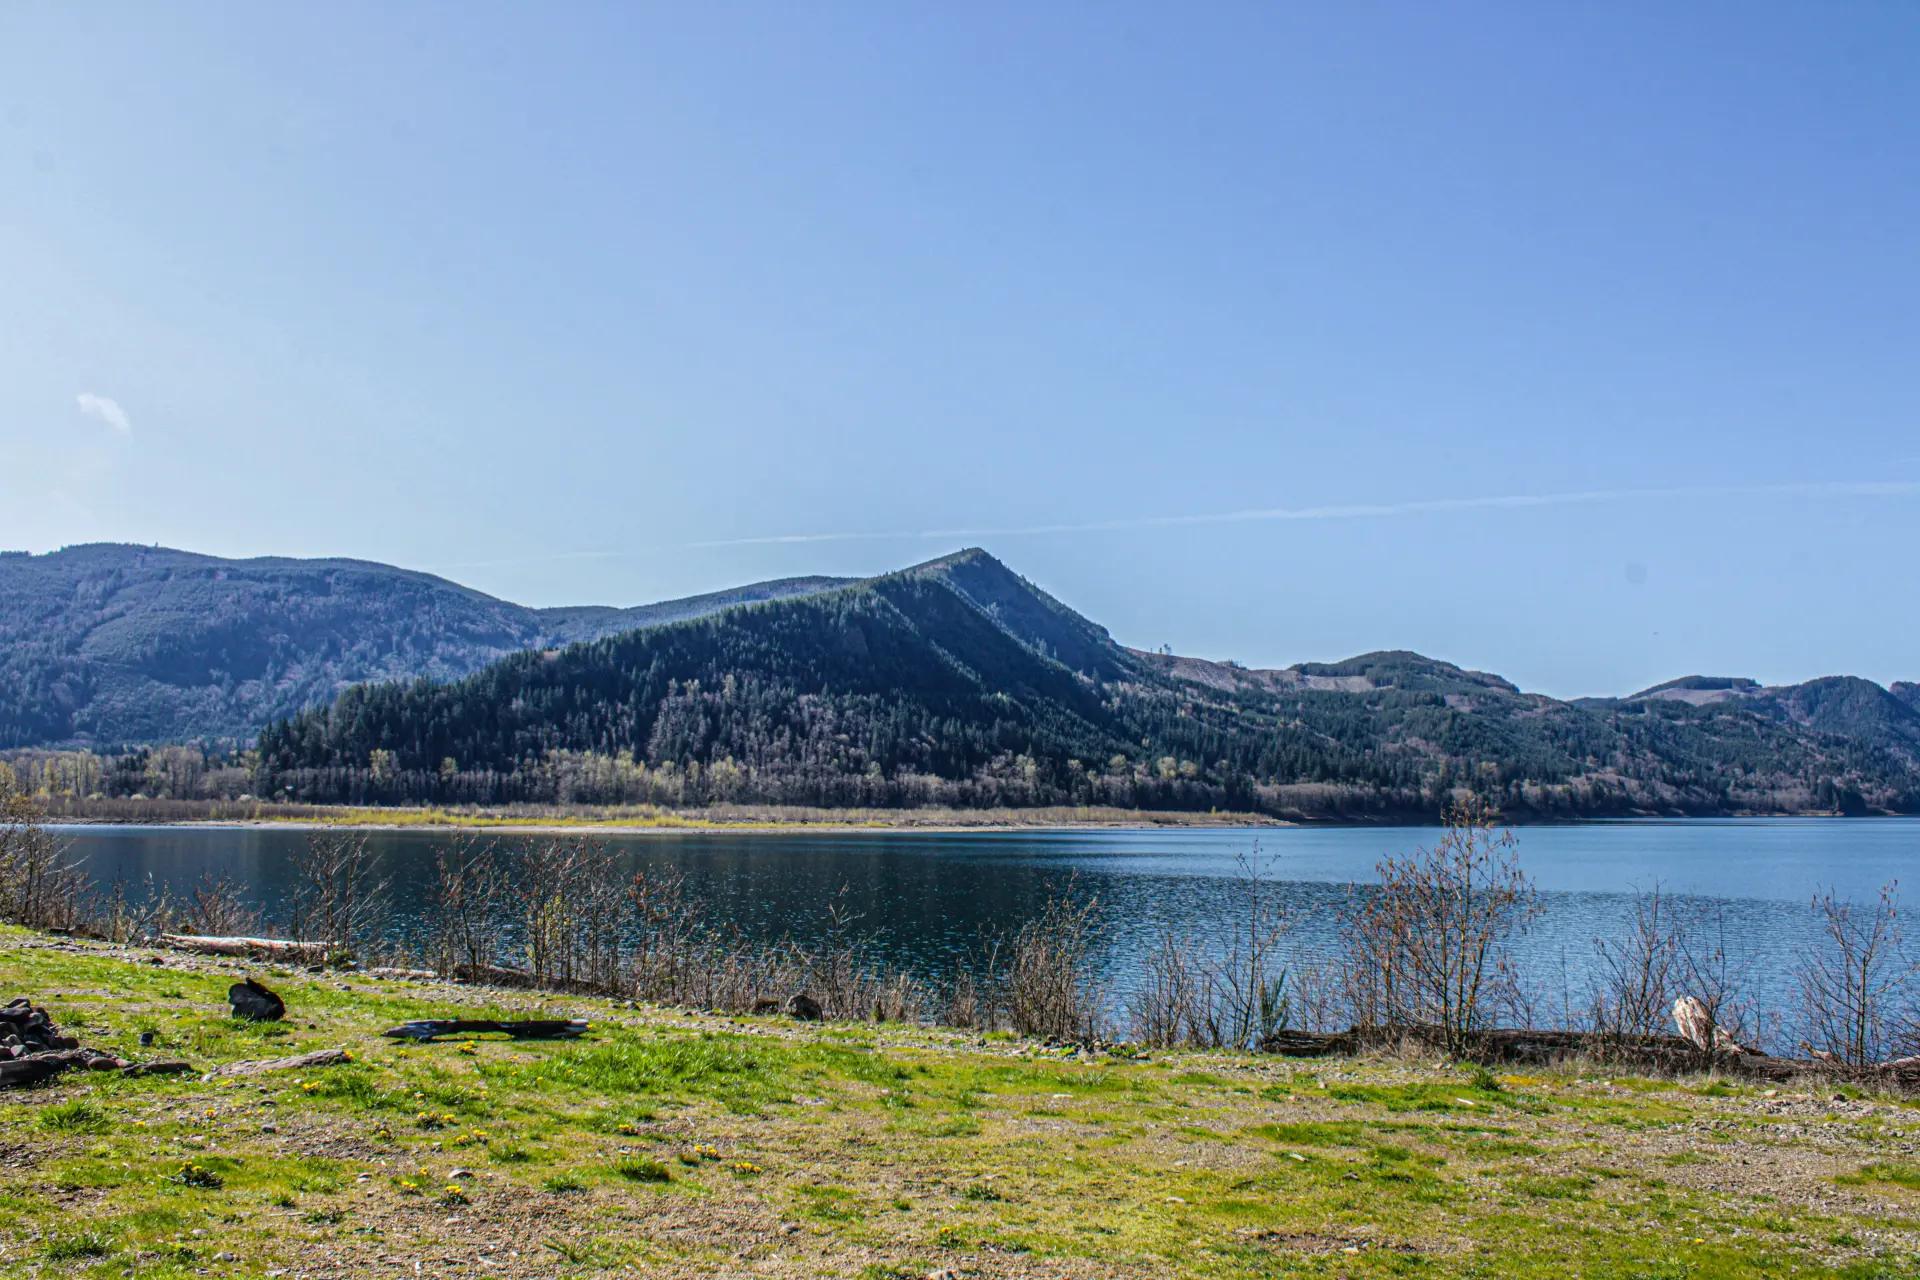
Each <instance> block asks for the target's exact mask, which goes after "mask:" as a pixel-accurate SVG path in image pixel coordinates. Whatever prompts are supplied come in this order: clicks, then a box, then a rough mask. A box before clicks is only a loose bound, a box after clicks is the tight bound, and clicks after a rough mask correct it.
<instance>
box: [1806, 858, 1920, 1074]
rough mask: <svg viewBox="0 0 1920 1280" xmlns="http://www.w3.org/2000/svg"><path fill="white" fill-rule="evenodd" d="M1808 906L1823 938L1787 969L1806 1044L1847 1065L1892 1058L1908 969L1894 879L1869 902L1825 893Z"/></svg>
mask: <svg viewBox="0 0 1920 1280" xmlns="http://www.w3.org/2000/svg"><path fill="white" fill-rule="evenodd" d="M1813 910H1814V913H1815V914H1816V915H1817V916H1818V917H1819V918H1820V924H1821V932H1822V935H1823V937H1822V944H1821V945H1820V946H1818V947H1816V948H1814V949H1812V950H1810V951H1808V952H1807V953H1805V954H1804V955H1803V956H1802V957H1801V959H1800V962H1799V964H1797V965H1796V966H1795V967H1794V977H1795V979H1796V980H1797V982H1798V985H1799V988H1800V1001H1801V1028H1800V1029H1801V1035H1802V1037H1803V1040H1804V1043H1805V1044H1806V1047H1807V1049H1808V1050H1809V1051H1810V1052H1812V1053H1815V1054H1818V1055H1825V1056H1830V1057H1832V1058H1835V1059H1838V1060H1839V1061H1841V1062H1844V1063H1846V1064H1847V1065H1848V1066H1854V1067H1863V1066H1866V1065H1868V1064H1870V1063H1874V1062H1878V1061H1880V1060H1881V1059H1883V1058H1886V1057H1889V1056H1891V1054H1892V1051H1893V1049H1894V1048H1895V1046H1896V1044H1897V1043H1898V1042H1899V1040H1900V1039H1901V1037H1902V1033H1903V1032H1904V1029H1905V1028H1904V1026H1903V1025H1902V1018H1903V1015H1904V1014H1905V1011H1906V1006H1907V1003H1908V995H1909V992H1910V989H1911V988H1912V986H1913V980H1914V975H1915V965H1914V961H1913V960H1912V959H1910V958H1909V957H1907V956H1906V955H1904V954H1903V943H1904V938H1903V937H1902V930H1901V927H1900V894H1899V885H1898V883H1897V882H1889V883H1888V884H1886V885H1885V886H1884V887H1882V888H1881V890H1880V894H1879V896H1878V898H1876V899H1875V901H1873V902H1872V903H1870V904H1863V903H1855V902H1849V901H1847V900H1845V899H1843V898H1838V897H1835V896H1834V894H1833V893H1832V892H1831V891H1829V892H1827V893H1824V894H1821V895H1820V896H1818V897H1816V898H1815V899H1814V900H1813Z"/></svg>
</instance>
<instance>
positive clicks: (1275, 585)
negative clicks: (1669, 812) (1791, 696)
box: [0, 3, 1920, 695]
mask: <svg viewBox="0 0 1920 1280" xmlns="http://www.w3.org/2000/svg"><path fill="white" fill-rule="evenodd" d="M1916 59H1920V8H1916V7H1914V6H1911V5H1903V4H1893V3H1888V4H1873V5H1868V4H1808V5H1801V6H1781V5H1766V4H1753V3H1746V4H1724V5H1715V4H1696V5H1686V6H1665V5H1653V4H1628V5H1609V6H1589V7H1587V8H1585V9H1584V10H1582V9H1576V8H1574V7H1571V6H1560V5H1533V4H1527V5H1520V4H1515V5H1510V6H1495V5H1478V4H1468V5H1464V6H1444V7H1441V6H1426V5H1414V4H1406V5H1386V6H1368V5H1340V6H1295V7H1292V8H1291V9H1288V8H1284V7H1281V6H1271V5H1250V6H1245V7H1241V6H1230V5H1212V6H1155V7H1133V6H1124V5H1113V4H1100V5H1091V4H1086V5H1080V4H1060V5H1048V6H1015V5H1006V6H1002V5H993V4H976V5H967V6H942V7H936V6H900V5H878V4H869V5H856V6H838V5H826V4H821V5H807V6H774V5H700V6H693V5H675V6H668V5H660V6H640V5H607V6H590V5H584V4H582V5H568V6H558V7H552V8H547V7H536V6H527V5H485V4H480V5H476V4H460V5H446V6H431V5H410V6H386V5H371V4H368V5H361V4H330V5H325V6H304V7H296V6H272V7H267V6H214V5H189V6H164V7H163V6H151V5H136V4H127V5H111V4H101V5H91V6H85V7H81V6H55V5H9V6H6V7H5V8H0V447H3V448H4V450H5V453H6V456H7V459H8V465H7V466H6V467H4V468H0V546H11V547H25V548H30V549H34V550H46V549H50V548H53V547H56V546H60V545H63V544H67V543H73V542H84V541H94V540H102V539H112V540H125V541H133V542H157V543H162V544H167V545H173V546H181V547H186V548H190V549H195V550H202V551H209V552H214V553H219V554H227V555H253V554H286V555H323V554H337V555H351V556H359V557H364V558H369V559H377V560H384V561H390V562H394V563H399V564H405V565H409V566H414V567H422V568H430V569H434V570H436V571H439V572H442V573H445V574H447V575H448V576H450V577H454V578H456V579H458V580H460V581H463V582H467V583H470V584H472V585H474V586H477V587H480V588H482V589H484V590H487V591H491V592H494V593H495V594H498V595H503V596H506V597H509V598H512V599H516V600H521V601H524V602H527V603H532V604H557V603H578V602H610V603H631V602H638V601H642V600H650V599H658V598H662V597H667V596H673V595H680V594H686V593H689V592H694V591H699V590H705V589H711V588H714V587H719V586H722V585H727V584H731V583H735V582H740V581H745V580H750V579H755V578H765V577H773V576H781V575H786V574H794V573H808V572H830V573H861V572H872V571H878V570H881V569H885V568H888V567H893V566H898V565H902V564H906V563H910V562H913V561H916V560H920V559H925V558H928V557H931V556H933V555H936V554H939V553H941V552H943V551H946V550H950V549H952V548H953V547H956V546H959V545H963V544H966V543H981V544H983V545H986V546H987V547H988V548H989V549H991V550H992V551H994V552H995V553H997V554H998V555H1000V556H1001V557H1002V558H1003V559H1005V560H1006V561H1008V562H1009V563H1010V564H1012V565H1013V566H1014V567H1015V568H1017V569H1019V570H1020V571H1022V572H1024V573H1025V574H1027V575H1028V576H1029V577H1031V578H1033V579H1034V580H1036V581H1037V582H1039V583H1040V584H1041V585H1043V586H1045V587H1047V588H1049V589H1050V590H1052V591H1054V592H1055V593H1056V594H1057V595H1059V596H1061V597H1062V598H1063V599H1065V600H1066V601H1067V602H1069V603H1070V604H1073V605H1075V606H1076V607H1078V608H1080V609H1082V610H1083V611H1085V612H1086V613H1088V614H1089V615H1091V616H1093V617H1094V618H1096V619H1098V620H1100V621H1102V622H1104V623H1106V624H1108V625H1109V626H1110V627H1112V629H1113V630H1114V632H1115V634H1116V635H1117V636H1118V637H1119V638H1121V639H1122V640H1125V641H1127V642H1129V643H1134V644H1138V645H1142V646H1153V645H1159V644H1161V643H1168V644H1172V645H1173V646H1174V647H1175V648H1176V649H1177V650H1180V651H1182V652H1190V653H1196V654H1201V655H1205V656H1212V657H1232V658H1236V659H1238V660H1241V661H1243V662H1249V663H1254V664H1259V665H1271V664H1282V663H1286V662H1292V661H1297V660H1303V659H1328V658H1334V657H1339V656H1344V655H1347V654H1351V653H1355V652H1359V651H1363V650H1367V649H1374V648H1389V647H1406V648H1416V649H1420V650H1422V651H1425V652H1429V653H1433V654H1436V655H1438V656H1441V657H1445V658H1449V659H1452V660H1455V661H1459V662H1461V663H1464V664H1467V665H1472V666H1478V667H1484V668H1488V669H1492V670H1496V671H1499V672H1501V673H1503V674H1505V675H1507V676H1509V677H1511V678H1513V679H1515V680H1517V681H1518V682H1519V683H1521V684H1522V685H1523V686H1524V687H1527V688H1532V689H1540V690H1543V691H1546V692H1550V693H1555V694H1560V695H1577V694H1586V693H1599V692H1620V691H1625V690H1628V689H1632V688H1636V687H1640V686H1643V685H1645V684H1648V683H1652V682H1654V681H1656V680H1660V679H1665V678H1668V677H1671V676H1676V675H1680V674H1685V673H1689V672H1695V671H1706V672H1712V673H1723V674H1745V675H1753V676H1756V677H1758V678H1761V679H1765V680H1787V679H1802V678H1806V677H1809V676H1814V675H1820V674H1826V673H1831V672H1839V671H1848V672H1855V673H1859V674H1864V675H1868V676H1870V677H1873V678H1876V679H1880V680H1883V681H1886V680H1892V679H1900V678H1905V679H1920V644H1917V643H1916V640H1915V637H1916V636H1920V591H1917V590H1916V589H1915V570H1916V555H1915V552H1916V549H1917V548H1920V240H1916V237H1915V228H1916V227H1920V75H1916V74H1915V67H1916V65H1917V64H1916Z"/></svg>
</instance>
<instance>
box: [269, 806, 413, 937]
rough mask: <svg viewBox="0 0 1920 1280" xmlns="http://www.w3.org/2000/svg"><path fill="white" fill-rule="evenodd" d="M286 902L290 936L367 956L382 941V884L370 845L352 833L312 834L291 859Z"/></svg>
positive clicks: (385, 921)
mask: <svg viewBox="0 0 1920 1280" xmlns="http://www.w3.org/2000/svg"><path fill="white" fill-rule="evenodd" d="M292 864H293V865H292V870H293V881H294V883H293V892H292V893H291V895H290V896H289V900H288V904H287V927H288V932H289V933H290V935H291V936H292V937H294V938H296V939H298V940H300V941H303V942H327V943H331V944H333V945H334V946H336V947H339V948H343V949H344V950H346V951H347V952H349V953H350V954H355V955H369V954H371V952H372V949H373V948H374V947H377V946H380V945H382V944H384V943H385V942H386V941H387V940H388V933H387V924H388V916H389V909H388V908H389V903H388V899H387V887H388V885H387V881H385V880H383V879H380V878H379V876H378V873H377V866H376V863H375V859H374V854H373V850H372V847H371V846H370V845H369V843H368V841H367V837H366V836H365V835H364V834H362V833H360V832H357V831H315V832H312V833H310V834H309V835H308V836H307V842H306V844H305V845H303V846H302V847H301V848H300V849H299V850H297V851H296V852H295V853H294V855H293V859H292Z"/></svg>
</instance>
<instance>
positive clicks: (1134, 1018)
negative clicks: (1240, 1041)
mask: <svg viewBox="0 0 1920 1280" xmlns="http://www.w3.org/2000/svg"><path fill="white" fill-rule="evenodd" d="M1212 996H1213V992H1212V984H1211V977H1210V975H1209V974H1208V972H1207V964H1206V962H1205V961H1204V960H1203V959H1202V958H1201V956H1200V954H1199V950H1198V947H1197V946H1196V944H1195V943H1194V941H1193V939H1192V938H1190V937H1188V936H1187V935H1185V934H1183V933H1180V932H1177V931H1175V930H1172V929H1169V930H1167V931H1166V932H1164V933H1162V934H1161V935H1160V937H1159V938H1158V939H1157V940H1156V941H1155V942H1154V944H1153V949H1152V950H1150V951H1148V952H1147V955H1146V959H1145V961H1144V963H1143V965H1142V974H1141V979H1140V984H1139V986H1138V987H1137V988H1135V990H1134V992H1133V994H1132V995H1131V996H1130V997H1129V999H1128V1001H1127V1006H1128V1014H1129V1017H1130V1019H1131V1022H1132V1027H1133V1038H1134V1039H1135V1040H1137V1041H1139V1042H1140V1043H1141V1044H1143V1045H1146V1046H1147V1047H1148V1048H1150V1049H1168V1048H1173V1047H1175V1046H1177V1045H1185V1044H1193V1043H1196V1042H1199V1041H1201V1040H1202V1039H1203V1034H1204V1033H1203V1028H1204V1027H1205V1026H1206V1025H1207V1023H1208V1022H1209V1020H1210V1019H1209V1017H1208V1009H1209V1006H1210V1005H1211V1004H1212V1002H1213V1001H1212Z"/></svg>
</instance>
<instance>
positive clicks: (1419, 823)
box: [44, 809, 1916, 836]
mask: <svg viewBox="0 0 1920 1280" xmlns="http://www.w3.org/2000/svg"><path fill="white" fill-rule="evenodd" d="M368 812H369V811H368V810H364V809H352V810H343V813H346V814H349V815H351V816H347V817H342V818H328V817H323V816H311V817H309V816H300V817H286V818H224V817H206V818H166V817H134V816H129V817H66V816H53V817H49V818H48V819H47V820H46V822H45V823H44V825H45V826H47V827H49V828H54V829H67V830H75V831H79V830H85V829H87V828H89V827H123V828H132V827H138V828H183V829H213V830H228V831H361V832H379V833H393V832H404V831H420V832H426V833H429V834H442V835H443V834H450V833H459V832H493V833H499V834H504V835H546V836H555V835H592V834H606V835H620V836H642V835H696V836H697V835H886V834H916V835H969V834H977V835H1011V834H1016V833H1027V834H1034V835H1064V834H1071V833H1073V832H1091V831H1137V832H1144V831H1209V830H1211V831H1261V830H1271V831H1286V830H1303V829H1312V828H1342V829H1364V828H1376V827H1438V826H1439V825H1440V824H1438V823H1436V822H1434V821H1433V820H1431V819H1427V820H1424V821H1423V820H1422V819H1421V818H1419V817H1417V816H1413V815H1395V816H1386V817H1380V818H1373V819H1364V818H1304V819H1287V818H1273V817H1268V816H1265V815H1261V814H1245V813H1235V814H1142V813H1116V814H1113V815H1112V816H1107V817H1088V818H1077V819H1075V818H1069V819H1060V818H1040V817H1037V816H1036V817H1035V818H1033V819H1032V820H1025V821H1023V820H1021V819H1020V818H1018V817H1012V818H1007V817H996V818H995V819H994V820H993V821H986V822H954V821H947V820H940V821H928V822H916V821H912V820H910V819H909V820H889V819H885V818H830V817H822V818H819V819H817V820H816V819H809V818H791V819H761V820H756V819H736V820H728V819H724V818H719V819H716V818H684V819H681V818H671V817H669V818H636V819H632V820H621V819H618V818H607V819H593V818H575V819H568V818H534V817H529V818H526V819H524V820H522V819H517V818H511V817H494V816H488V815H475V816H472V817H468V818H461V817H457V816H453V815H449V816H448V817H447V818H446V820H426V819H420V820H415V819H407V818H399V819H394V820H381V819H379V818H373V817H366V816H363V815H366V814H367V813H368ZM912 812H913V811H911V810H905V811H902V816H903V817H905V816H906V815H910V814H911V813H912ZM1915 816H1916V815H1911V814H1868V815H1847V814H1838V813H1716V814H1653V813H1649V814H1630V815H1625V816H1608V817H1592V818H1568V819H1556V820H1552V821H1527V820H1524V819H1522V820H1516V821H1513V822H1510V823H1507V824H1504V825H1507V826H1509V827H1515V828H1524V827H1567V826H1600V825H1608V824H1613V823H1632V822H1675V823H1691V822H1743V821H1745V822H1752V821H1791V820H1799V821H1807V822H1821V821H1853V820H1859V821H1872V820H1874V819H1881V818H1884V819H1891V820H1896V821H1897V820H1899V819H1901V818H1913V817H1915Z"/></svg>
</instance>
